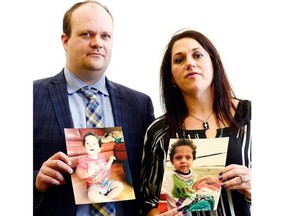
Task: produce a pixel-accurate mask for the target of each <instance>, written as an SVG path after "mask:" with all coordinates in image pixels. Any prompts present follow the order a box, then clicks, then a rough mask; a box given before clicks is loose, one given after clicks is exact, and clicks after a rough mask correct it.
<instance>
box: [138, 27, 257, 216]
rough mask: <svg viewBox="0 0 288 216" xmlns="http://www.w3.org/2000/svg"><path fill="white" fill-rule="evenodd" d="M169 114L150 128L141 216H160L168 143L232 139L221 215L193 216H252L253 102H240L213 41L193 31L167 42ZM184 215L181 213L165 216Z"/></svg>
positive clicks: (164, 98) (164, 70) (164, 88)
mask: <svg viewBox="0 0 288 216" xmlns="http://www.w3.org/2000/svg"><path fill="white" fill-rule="evenodd" d="M160 82H161V83H160V86H161V102H162V106H163V109H164V112H165V114H164V115H163V116H160V117H158V118H157V119H156V120H155V121H154V122H153V123H152V124H151V125H150V126H149V128H148V129H147V132H146V136H145V141H144V150H143V156H142V168H141V181H142V188H141V195H142V199H143V200H142V204H143V205H142V209H141V215H157V214H159V213H158V211H157V206H158V201H159V195H160V190H161V185H162V179H163V173H164V164H165V161H166V157H167V148H168V144H169V139H170V138H177V137H179V138H192V139H198V138H199V139H205V138H217V137H229V144H228V152H227V159H226V166H225V168H224V169H223V170H222V171H221V172H220V173H219V180H221V181H222V182H223V183H222V192H221V197H220V201H219V204H218V208H217V211H211V212H197V214H196V213H193V214H192V215H216V216H222V215H225V216H230V215H231V216H232V215H235V216H249V215H251V212H250V206H251V135H250V130H251V129H250V127H251V123H250V122H251V101H249V100H242V99H238V98H237V97H236V96H235V94H234V92H233V89H232V86H231V85H230V83H229V80H228V77H227V75H226V73H225V70H224V67H223V64H222V61H221V58H220V56H219V53H218V51H217V50H216V48H215V46H214V45H213V44H212V42H211V41H210V40H209V39H208V38H207V37H206V36H205V35H203V34H202V33H200V32H198V31H194V30H191V29H184V30H181V31H178V32H176V34H174V35H173V36H172V38H171V40H170V41H169V43H168V45H167V47H166V50H165V53H164V56H163V60H162V64H161V70H160ZM176 214H177V215H181V212H179V211H178V210H177V209H175V210H174V211H171V212H167V213H165V215H176Z"/></svg>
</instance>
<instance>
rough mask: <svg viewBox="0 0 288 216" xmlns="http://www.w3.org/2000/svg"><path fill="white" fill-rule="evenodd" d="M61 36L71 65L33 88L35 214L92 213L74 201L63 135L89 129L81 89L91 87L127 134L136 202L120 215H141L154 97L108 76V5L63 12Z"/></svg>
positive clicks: (110, 122) (107, 115)
mask: <svg viewBox="0 0 288 216" xmlns="http://www.w3.org/2000/svg"><path fill="white" fill-rule="evenodd" d="M61 39H62V44H63V47H64V49H65V51H66V66H65V67H64V69H63V70H62V71H61V72H60V73H58V74H57V75H55V76H54V77H50V78H45V79H40V80H36V81H34V86H33V180H34V181H33V184H34V187H33V188H34V196H33V201H34V208H33V213H34V215H41V216H43V215H53V216H55V215H61V216H65V215H69V216H73V215H88V213H87V208H89V207H88V206H87V205H80V206H76V205H75V201H74V195H73V189H72V183H71V177H70V174H72V172H73V169H72V168H71V161H70V160H69V157H68V156H67V150H66V144H65V134H64V128H73V127H74V128H81V127H86V126H85V125H84V124H85V123H86V122H85V106H86V103H87V98H86V97H85V96H84V95H83V94H82V93H81V92H79V89H80V88H82V87H85V86H88V87H89V88H94V89H97V90H98V91H99V92H100V96H99V98H100V103H101V104H102V107H103V109H104V121H105V122H104V126H105V127H113V126H121V127H122V130H123V133H124V137H125V144H126V150H127V154H128V159H129V166H130V171H131V176H132V180H133V185H134V190H135V195H136V200H133V201H123V202H121V203H120V204H117V206H118V208H117V211H118V210H119V211H118V212H117V215H128V216H129V215H138V209H139V207H138V200H137V199H138V197H139V188H140V185H139V184H140V181H139V176H140V173H139V170H140V161H141V158H140V157H141V151H142V145H143V140H144V134H145V131H146V129H147V127H148V126H149V124H150V123H151V122H152V121H153V120H154V110H153V105H152V102H151V99H150V97H149V96H147V95H145V94H143V93H141V92H138V91H135V90H133V89H130V88H127V87H125V86H122V85H120V84H117V83H115V82H112V81H110V80H108V78H107V77H106V76H105V74H104V72H105V71H106V68H107V67H108V65H109V62H110V59H111V53H112V42H113V18H112V15H111V13H110V12H109V10H108V9H107V8H106V7H105V6H103V5H101V4H100V3H98V2H94V1H89V2H88V1H85V2H82V3H77V4H75V5H74V6H72V7H71V8H70V9H69V10H68V11H67V12H66V13H65V15H64V18H63V34H62V36H61ZM97 97H98V96H97ZM86 213H87V214H86Z"/></svg>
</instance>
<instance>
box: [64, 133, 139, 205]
mask: <svg viewBox="0 0 288 216" xmlns="http://www.w3.org/2000/svg"><path fill="white" fill-rule="evenodd" d="M65 139H66V146H67V153H68V156H69V157H70V159H71V161H72V168H73V170H74V172H73V174H72V175H71V179H72V186H73V192H74V196H75V202H76V204H87V203H102V202H115V201H123V200H132V199H135V194H134V188H133V182H132V179H131V175H130V168H129V163H128V157H127V152H126V148H125V140H124V136H123V132H122V128H121V127H112V128H65Z"/></svg>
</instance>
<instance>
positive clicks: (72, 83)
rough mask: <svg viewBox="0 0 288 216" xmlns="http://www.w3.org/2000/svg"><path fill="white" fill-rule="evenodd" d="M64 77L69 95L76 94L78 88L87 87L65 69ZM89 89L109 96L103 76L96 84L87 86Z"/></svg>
mask: <svg viewBox="0 0 288 216" xmlns="http://www.w3.org/2000/svg"><path fill="white" fill-rule="evenodd" d="M64 76H65V79H66V82H67V91H68V94H69V95H72V94H73V93H75V92H77V91H78V90H79V89H80V88H82V87H85V86H87V84H86V83H85V82H83V81H82V80H81V79H79V78H78V77H76V76H75V75H74V74H72V73H71V72H70V71H69V70H68V68H67V67H65V68H64ZM89 87H91V88H95V89H97V90H98V91H100V92H101V93H102V94H104V95H106V96H109V92H108V90H107V88H106V79H105V75H104V74H103V75H102V76H101V78H100V79H99V80H98V81H97V82H95V83H93V84H91V85H89Z"/></svg>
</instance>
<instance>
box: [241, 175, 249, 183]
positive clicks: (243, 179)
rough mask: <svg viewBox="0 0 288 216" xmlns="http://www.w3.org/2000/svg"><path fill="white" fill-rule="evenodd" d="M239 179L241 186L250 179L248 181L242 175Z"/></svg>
mask: <svg viewBox="0 0 288 216" xmlns="http://www.w3.org/2000/svg"><path fill="white" fill-rule="evenodd" d="M239 177H240V179H241V184H242V183H245V182H247V181H248V179H247V178H246V176H244V175H241V176H239Z"/></svg>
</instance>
